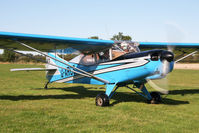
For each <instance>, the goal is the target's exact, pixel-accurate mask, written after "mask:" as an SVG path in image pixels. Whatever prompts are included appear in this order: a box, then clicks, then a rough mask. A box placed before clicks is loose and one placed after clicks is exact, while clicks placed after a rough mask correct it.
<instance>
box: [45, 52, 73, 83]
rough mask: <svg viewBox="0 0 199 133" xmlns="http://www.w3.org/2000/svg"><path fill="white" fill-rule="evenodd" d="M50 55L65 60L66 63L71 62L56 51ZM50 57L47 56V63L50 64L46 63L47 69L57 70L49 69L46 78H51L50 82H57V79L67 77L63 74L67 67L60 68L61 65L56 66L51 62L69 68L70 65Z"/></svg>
mask: <svg viewBox="0 0 199 133" xmlns="http://www.w3.org/2000/svg"><path fill="white" fill-rule="evenodd" d="M48 55H49V56H50V57H54V58H56V59H58V60H60V61H63V62H65V63H69V62H67V61H66V60H64V59H62V58H60V57H59V56H58V55H57V54H56V53H48ZM50 57H46V61H47V63H49V64H46V68H47V69H56V70H52V71H47V73H46V78H47V79H48V80H49V82H55V81H57V80H60V79H63V78H65V76H63V73H64V72H66V70H65V69H62V68H59V67H56V66H53V65H50V64H54V65H57V66H60V67H64V68H67V67H68V66H67V65H65V64H63V63H60V62H59V61H56V60H54V59H52V58H50Z"/></svg>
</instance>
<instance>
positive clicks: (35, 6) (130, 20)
mask: <svg viewBox="0 0 199 133" xmlns="http://www.w3.org/2000/svg"><path fill="white" fill-rule="evenodd" d="M0 31H9V32H20V33H31V34H46V35H58V36H67V37H81V38H87V37H90V36H99V37H100V38H102V39H110V38H111V37H112V36H113V34H116V33H118V32H123V33H124V34H125V35H130V36H131V37H132V38H133V40H136V41H181V42H199V1H198V0H0Z"/></svg>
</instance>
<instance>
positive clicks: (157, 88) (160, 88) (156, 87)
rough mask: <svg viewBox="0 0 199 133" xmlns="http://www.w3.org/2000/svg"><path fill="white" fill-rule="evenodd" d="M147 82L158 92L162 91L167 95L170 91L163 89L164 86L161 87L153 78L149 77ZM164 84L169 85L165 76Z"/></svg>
mask: <svg viewBox="0 0 199 133" xmlns="http://www.w3.org/2000/svg"><path fill="white" fill-rule="evenodd" d="M147 82H148V83H149V85H150V86H151V87H152V88H153V89H155V90H157V91H158V92H160V93H162V94H165V95H166V94H168V93H169V91H168V90H167V89H163V88H162V87H160V86H158V85H157V84H155V83H154V82H153V81H152V80H150V79H147ZM163 84H164V85H167V79H166V78H165V80H164V83H163Z"/></svg>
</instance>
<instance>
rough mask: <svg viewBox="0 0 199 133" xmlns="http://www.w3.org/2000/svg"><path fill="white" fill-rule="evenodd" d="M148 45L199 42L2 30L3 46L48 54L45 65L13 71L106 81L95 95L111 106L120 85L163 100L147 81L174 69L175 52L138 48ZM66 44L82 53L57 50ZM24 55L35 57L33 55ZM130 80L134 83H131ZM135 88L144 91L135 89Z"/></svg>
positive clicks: (60, 78) (50, 78)
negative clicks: (65, 55)
mask: <svg viewBox="0 0 199 133" xmlns="http://www.w3.org/2000/svg"><path fill="white" fill-rule="evenodd" d="M148 47H150V48H166V47H169V48H171V47H177V48H178V47H179V48H199V43H166V42H131V41H126V42H125V41H113V40H95V39H81V38H70V37H60V36H47V35H33V34H22V33H11V32H0V48H4V49H7V50H10V51H13V52H16V53H19V52H17V51H16V50H32V51H35V52H38V53H40V54H42V55H44V56H46V61H43V60H40V61H42V62H45V63H46V68H21V69H11V71H24V70H25V71H26V70H28V71H31V70H32V71H40V70H45V71H47V74H46V78H47V79H48V83H52V82H59V83H81V84H95V85H105V86H106V91H105V93H100V94H98V95H97V96H96V105H97V106H108V105H109V100H110V99H111V97H112V96H113V94H114V93H115V91H116V90H117V89H118V88H119V87H127V88H129V89H131V90H133V91H135V92H136V93H137V94H139V95H141V96H143V97H145V98H146V99H147V100H148V101H149V102H151V103H159V102H160V101H161V96H160V94H159V93H158V92H151V93H149V92H148V90H147V88H146V87H145V84H146V83H147V82H150V81H151V80H154V79H161V78H165V77H166V75H167V74H168V73H169V72H171V71H172V70H173V67H174V63H175V61H174V54H173V52H172V51H171V50H162V49H154V50H148V51H143V52H141V51H140V49H139V48H148ZM66 48H72V49H76V50H78V51H80V53H81V54H80V55H78V56H77V57H75V58H73V59H72V60H70V61H66V60H64V59H63V58H61V57H59V55H58V54H57V53H56V51H57V50H60V49H66ZM52 51H54V53H52ZM46 52H47V53H46ZM196 52H197V51H194V52H193V53H191V54H189V55H187V56H190V55H192V54H194V53H196ZM19 54H21V55H25V54H23V53H19ZM25 56H28V57H30V58H33V57H31V56H30V55H25ZM187 56H185V57H187ZM185 57H182V58H181V59H183V58H185ZM181 59H179V60H181ZM36 60H39V59H36ZM179 60H177V61H179ZM48 83H47V84H46V85H45V88H47V85H48ZM130 84H133V86H132V87H130V86H129V85H130ZM136 88H138V89H139V90H141V92H142V93H140V92H138V91H136V90H135V89H136Z"/></svg>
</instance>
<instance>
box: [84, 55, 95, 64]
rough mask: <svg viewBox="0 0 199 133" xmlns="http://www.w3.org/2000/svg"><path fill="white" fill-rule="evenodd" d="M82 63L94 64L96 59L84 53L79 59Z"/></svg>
mask: <svg viewBox="0 0 199 133" xmlns="http://www.w3.org/2000/svg"><path fill="white" fill-rule="evenodd" d="M80 64H82V65H94V64H96V60H95V57H94V55H84V56H83V57H82V59H81V61H80Z"/></svg>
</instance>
